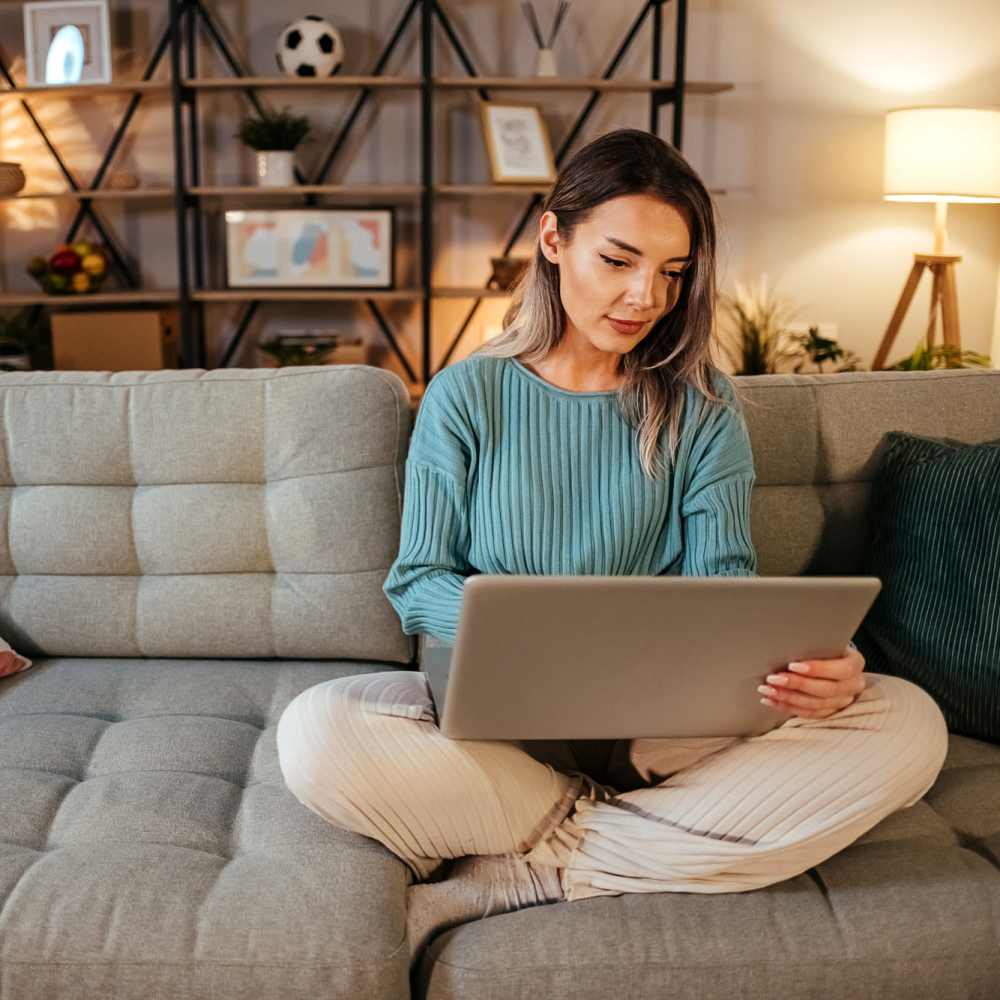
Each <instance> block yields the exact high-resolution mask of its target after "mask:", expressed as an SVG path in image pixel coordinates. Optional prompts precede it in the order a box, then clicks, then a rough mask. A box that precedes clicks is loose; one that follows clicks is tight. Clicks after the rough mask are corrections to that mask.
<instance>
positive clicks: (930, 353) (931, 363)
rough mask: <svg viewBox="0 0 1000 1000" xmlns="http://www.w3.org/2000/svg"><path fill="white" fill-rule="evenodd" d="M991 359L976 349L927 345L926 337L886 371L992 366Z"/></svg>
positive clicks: (948, 345)
mask: <svg viewBox="0 0 1000 1000" xmlns="http://www.w3.org/2000/svg"><path fill="white" fill-rule="evenodd" d="M990 367H991V363H990V359H989V358H988V357H986V355H985V354H979V353H977V352H976V351H963V350H961V348H958V347H953V346H952V345H951V344H934V345H932V346H931V347H928V346H927V338H926V337H924V338H923V339H922V340H921V341H920V343H919V344H917V347H916V350H914V352H913V353H912V354H911V355H910V356H909V357H906V358H903V359H902V360H901V361H897V362H896V363H895V364H894V365H890V366H889V367H888V368H887V369H886V371H904V372H912V371H930V370H931V369H932V368H990Z"/></svg>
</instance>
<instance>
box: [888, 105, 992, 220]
mask: <svg viewBox="0 0 1000 1000" xmlns="http://www.w3.org/2000/svg"><path fill="white" fill-rule="evenodd" d="M883 190H884V192H885V198H886V200H887V201H933V202H937V201H962V202H991V201H1000V108H950V107H949V108H945V107H930V108H896V109H894V110H891V111H888V112H886V116H885V172H884V176H883Z"/></svg>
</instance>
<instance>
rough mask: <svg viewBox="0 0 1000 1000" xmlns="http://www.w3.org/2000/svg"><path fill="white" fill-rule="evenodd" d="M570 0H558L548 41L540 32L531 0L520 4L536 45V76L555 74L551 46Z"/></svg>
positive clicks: (553, 55) (554, 61)
mask: <svg viewBox="0 0 1000 1000" xmlns="http://www.w3.org/2000/svg"><path fill="white" fill-rule="evenodd" d="M570 2H571V0H559V6H558V8H557V9H556V13H555V16H554V17H553V19H552V28H551V30H550V31H549V37H548V41H546V39H545V36H544V35H543V34H542V27H541V25H540V24H539V22H538V15H537V14H536V13H535V8H534V5H533V4H532V3H531V0H525V2H524V3H522V4H521V9H522V10H523V11H524V16H525V17H526V18H527V20H528V26H529V27H530V28H531V33H532V35H534V38H535V43H536V44H537V45H538V65H537V68H536V69H535V75H536V76H556V75H557V71H556V57H555V54H554V53H553V51H552V46H553V44H554V43H555V40H556V37H557V36H558V34H559V29H560V28H561V27H562V24H563V21H564V20H565V18H566V11H567V10H569V5H570Z"/></svg>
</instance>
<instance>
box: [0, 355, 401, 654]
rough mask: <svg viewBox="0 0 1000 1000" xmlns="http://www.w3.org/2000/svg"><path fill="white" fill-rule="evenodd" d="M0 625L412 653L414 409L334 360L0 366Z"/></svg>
mask: <svg viewBox="0 0 1000 1000" xmlns="http://www.w3.org/2000/svg"><path fill="white" fill-rule="evenodd" d="M0 413H2V414H3V428H4V436H3V440H2V447H0V518H2V523H3V525H4V527H5V529H6V530H5V531H3V532H0V627H2V628H3V630H4V631H3V634H4V637H5V638H6V639H7V640H8V642H10V643H11V645H13V646H14V648H15V649H17V650H18V651H19V652H21V653H23V654H24V655H26V656H28V657H30V658H31V659H36V658H37V657H41V656H183V657H190V656H203V657H204V656H208V657H282V658H295V659H300V658H316V659H329V658H333V657H353V658H358V659H373V660H389V661H393V662H398V663H406V662H408V661H410V660H411V659H412V657H413V654H414V643H413V639H412V637H409V636H405V635H404V634H403V632H402V630H401V628H400V624H399V619H398V617H397V616H396V613H395V611H394V610H393V608H392V606H391V605H390V604H389V602H388V600H387V599H386V597H385V595H384V594H383V592H382V582H383V580H384V579H385V575H386V572H387V570H388V568H389V566H390V564H391V563H392V560H393V558H394V557H395V554H396V551H397V549H398V546H399V520H400V512H401V503H402V468H403V463H404V461H405V458H406V443H407V441H408V438H409V430H410V421H411V411H410V407H409V394H408V393H407V392H406V389H405V387H404V385H403V383H402V381H401V380H400V379H399V377H398V376H396V375H393V374H392V373H390V372H385V371H383V370H382V369H378V368H372V367H367V366H362V365H350V366H341V365H338V366H336V367H335V368H317V367H300V368H281V369H219V370H215V371H208V372H204V371H191V370H181V371H162V372H119V373H113V374H112V373H108V372H34V373H30V374H25V373H23V372H22V373H17V372H14V373H3V374H0Z"/></svg>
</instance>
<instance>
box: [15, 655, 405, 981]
mask: <svg viewBox="0 0 1000 1000" xmlns="http://www.w3.org/2000/svg"><path fill="white" fill-rule="evenodd" d="M386 669H391V666H390V665H387V664H378V663H365V664H352V663H346V662H338V663H331V662H322V661H298V662H288V661H277V662H275V661H252V660H251V661H247V660H243V661H241V660H214V661H212V660H156V659H149V660H133V659H117V660H115V659H107V660H96V659H57V658H54V659H41V660H39V661H37V662H36V664H35V666H34V668H33V669H32V670H30V671H27V672H26V673H23V674H17V675H14V676H12V677H8V678H6V679H4V680H0V942H2V943H3V954H2V968H3V990H2V992H3V995H4V996H9V997H17V998H18V1000H50V998H52V997H56V996H58V997H59V998H60V1000H77V998H79V1000H84V998H86V1000H92V998H94V997H112V996H113V997H115V998H116V1000H149V998H150V997H163V998H166V997H182V996H183V997H208V996H211V997H213V998H216V1000H226V998H233V1000H235V998H239V1000H246V998H247V997H254V998H255V1000H265V998H281V1000H289V998H303V1000H305V998H308V1000H314V998H316V997H324V998H331V997H344V998H347V997H350V998H352V1000H355V998H357V997H380V998H381V997H386V998H392V997H399V998H403V997H406V996H407V995H408V990H409V987H408V982H407V976H408V952H407V947H406V943H405V897H406V886H407V873H406V868H405V866H404V865H403V864H402V862H400V861H398V860H397V859H396V858H395V857H394V856H393V855H392V854H391V853H390V852H389V851H388V850H386V849H385V848H384V847H383V846H382V845H380V844H378V843H376V842H375V841H373V840H370V839H368V838H366V837H361V836H358V835H357V834H354V833H350V832H348V831H344V830H339V829H336V828H334V827H333V826H331V825H329V824H328V823H326V822H324V821H323V820H322V819H321V818H320V817H319V816H317V815H316V814H315V813H313V812H312V811H311V810H309V809H306V808H305V807H304V806H303V805H302V804H301V803H299V802H298V801H296V799H295V798H294V797H293V795H292V794H291V793H290V792H289V791H288V790H287V788H286V786H285V784H284V781H283V778H282V775H281V772H280V770H279V766H278V757H277V746H276V742H275V730H276V726H277V722H278V719H279V718H280V716H281V713H282V712H283V710H284V708H285V706H286V705H287V704H288V703H289V702H290V701H291V699H292V698H294V697H295V696H296V695H297V694H298V693H299V692H300V691H302V690H304V689H305V688H307V687H311V686H312V685H314V684H318V683H320V682H322V681H325V680H328V679H330V678H332V677H339V676H343V675H345V674H349V673H365V672H369V671H371V670H386Z"/></svg>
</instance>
